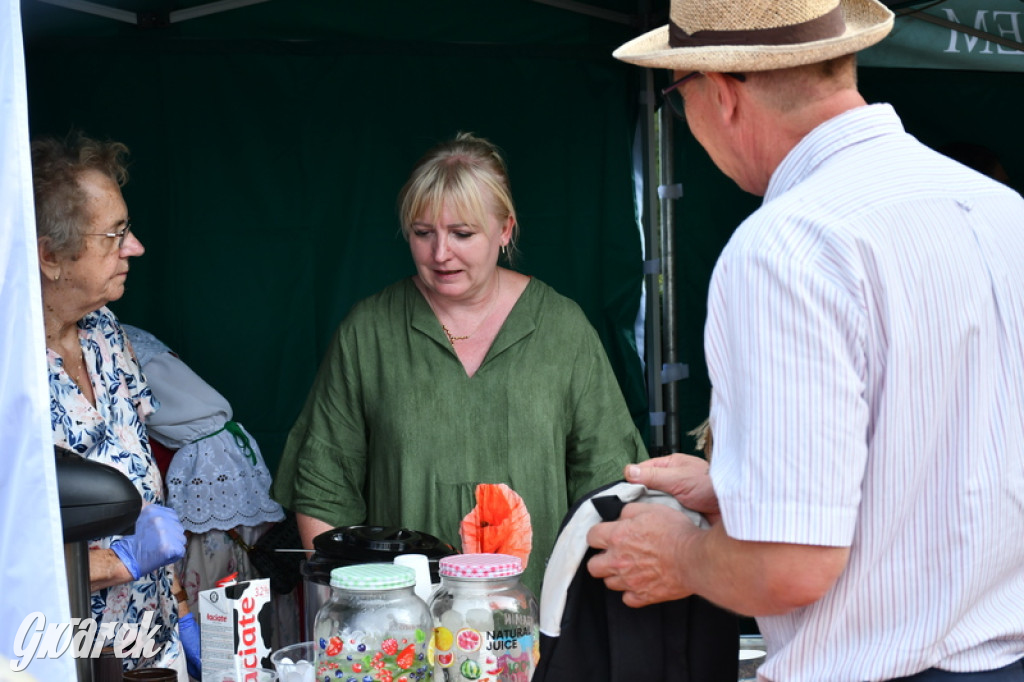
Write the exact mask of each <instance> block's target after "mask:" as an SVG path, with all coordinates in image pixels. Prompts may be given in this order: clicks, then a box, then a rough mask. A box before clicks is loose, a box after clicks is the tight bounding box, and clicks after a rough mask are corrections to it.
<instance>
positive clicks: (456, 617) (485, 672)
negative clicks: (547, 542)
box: [430, 554, 540, 682]
mask: <svg viewBox="0 0 1024 682" xmlns="http://www.w3.org/2000/svg"><path fill="white" fill-rule="evenodd" d="M522 572H523V563H522V561H521V560H520V559H519V557H515V556H510V555H507V554H458V555H455V556H449V557H443V558H442V559H441V560H440V562H439V570H438V573H439V575H440V577H441V585H440V587H438V588H437V590H436V591H435V592H434V594H433V596H432V597H431V599H430V613H431V615H432V616H433V618H434V636H433V638H432V639H431V653H432V654H433V656H432V658H433V663H434V678H435V679H438V680H449V681H451V682H457V681H459V680H469V681H475V680H479V679H481V678H490V680H491V681H492V682H499V681H500V682H527V680H529V679H530V678H531V677H533V670H534V667H535V666H536V665H537V660H538V658H539V652H540V632H539V629H538V623H539V619H538V609H537V599H536V598H535V597H534V596H533V593H532V592H531V591H530V590H529V588H527V587H526V586H525V585H523V584H522V583H521V582H519V576H520V575H521V574H522Z"/></svg>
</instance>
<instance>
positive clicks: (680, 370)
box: [658, 107, 689, 452]
mask: <svg viewBox="0 0 1024 682" xmlns="http://www.w3.org/2000/svg"><path fill="white" fill-rule="evenodd" d="M658 116H659V118H658V150H659V160H660V164H659V167H660V171H661V172H660V184H659V186H658V198H659V199H661V212H660V216H661V245H662V247H661V282H662V285H661V288H662V327H663V329H662V339H663V343H662V365H661V375H660V378H661V385H662V390H663V395H664V410H665V446H666V448H667V450H668V452H680V451H681V449H682V445H683V443H682V435H681V434H680V428H679V381H680V380H682V379H685V378H686V377H687V376H688V375H689V371H688V367H687V366H686V365H684V364H681V363H680V362H679V350H678V343H677V338H678V334H679V331H678V323H677V316H676V311H677V310H678V305H677V302H676V269H675V251H676V243H675V230H674V226H675V201H676V200H677V199H679V198H680V197H682V195H683V189H682V185H681V184H672V179H673V177H674V176H675V163H674V159H675V156H674V154H673V143H674V140H675V135H674V131H675V127H674V123H675V121H674V119H673V117H672V113H671V112H670V111H669V110H668V107H661V109H660V111H659V114H658Z"/></svg>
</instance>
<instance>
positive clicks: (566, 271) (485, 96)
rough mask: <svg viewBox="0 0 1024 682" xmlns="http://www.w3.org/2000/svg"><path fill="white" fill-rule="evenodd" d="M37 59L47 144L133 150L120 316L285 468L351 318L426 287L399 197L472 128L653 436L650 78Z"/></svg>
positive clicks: (196, 45) (540, 268)
mask: <svg viewBox="0 0 1024 682" xmlns="http://www.w3.org/2000/svg"><path fill="white" fill-rule="evenodd" d="M342 4H348V3H342ZM550 11H551V12H555V11H556V10H550ZM563 14H564V13H563ZM26 61H27V71H28V90H29V113H30V119H31V124H32V131H31V132H32V134H34V135H36V134H43V133H48V134H58V135H61V134H64V133H65V132H67V131H68V130H69V128H70V127H72V126H77V127H80V128H81V129H83V130H85V131H86V132H87V133H89V134H91V135H93V136H100V137H108V136H109V137H112V138H115V139H119V140H122V141H124V142H125V143H127V144H128V145H129V147H130V148H131V150H132V157H133V164H132V166H131V169H130V170H131V179H130V181H129V183H128V185H127V186H126V188H125V191H124V193H125V198H126V201H127V203H128V206H129V211H130V214H131V216H132V221H133V228H134V229H135V231H136V232H137V234H138V235H139V237H140V239H141V240H142V242H143V243H144V245H145V246H146V248H147V252H146V254H145V255H144V256H143V257H142V258H139V259H136V260H134V261H133V263H132V272H131V274H130V276H129V280H128V290H127V293H126V295H125V297H124V298H123V299H122V300H121V301H119V302H117V303H116V304H114V305H113V306H112V307H113V308H114V310H115V312H116V313H117V314H118V315H119V316H120V318H121V319H122V320H123V321H125V322H128V323H131V324H136V325H138V326H141V327H143V328H145V329H148V330H149V331H152V332H153V333H154V334H156V335H157V336H158V337H160V338H161V339H162V340H164V341H165V342H166V343H167V344H168V345H170V346H171V347H172V348H173V349H174V350H176V351H177V352H178V353H179V354H180V356H181V357H182V358H183V359H184V360H185V361H186V362H187V363H188V364H189V365H190V366H192V368H193V369H195V370H196V371H197V372H198V373H199V374H200V375H201V376H202V377H204V378H205V379H206V380H207V381H208V382H209V383H210V384H211V385H213V386H214V387H215V388H217V389H218V390H219V391H220V392H221V393H223V394H224V395H225V396H226V397H227V398H228V400H229V401H230V402H231V403H232V405H233V407H234V410H235V418H236V419H237V420H238V421H240V422H241V423H242V424H243V425H245V426H246V428H248V429H249V430H250V431H252V432H253V434H254V435H255V436H256V438H257V440H258V442H259V443H260V445H261V448H262V449H263V452H264V456H265V457H266V459H267V461H268V463H269V464H270V466H271V468H272V469H274V468H275V467H276V463H277V461H278V457H279V452H280V448H281V445H282V444H283V440H284V437H285V435H286V433H287V430H288V428H289V427H290V426H291V424H292V422H293V420H294V418H295V416H296V414H297V412H298V411H299V409H300V407H301V405H302V402H303V400H304V399H305V396H306V392H307V390H308V388H309V386H310V384H311V382H312V378H313V375H314V373H315V371H316V369H317V366H318V364H319V361H320V357H321V354H322V351H323V349H324V346H325V344H326V343H327V341H328V340H329V337H330V335H331V333H332V332H333V330H334V328H335V326H336V325H337V323H338V322H339V321H340V319H341V318H342V317H343V316H344V315H345V313H346V311H347V310H348V309H349V307H350V306H351V305H352V304H353V303H354V302H355V301H356V300H358V299H359V298H362V297H363V296H366V295H367V294H370V293H372V292H374V291H376V290H378V289H380V288H381V287H383V286H385V285H386V284H389V283H390V282H392V281H394V280H396V279H398V278H400V277H404V276H407V275H409V274H411V273H412V271H413V268H412V262H411V259H410V257H409V254H408V248H407V245H406V243H405V242H404V240H403V239H402V238H401V237H400V235H399V233H398V223H397V218H396V210H395V199H396V195H397V192H398V190H399V188H400V186H401V184H402V182H403V181H404V179H405V177H406V174H407V173H408V171H409V169H410V168H411V166H412V164H413V163H414V161H415V160H416V159H417V158H418V157H419V155H420V154H422V153H423V152H424V151H425V150H426V149H427V148H428V147H429V146H431V145H432V144H434V143H435V142H437V141H439V140H441V139H444V138H446V137H449V136H451V135H453V134H454V133H455V132H457V131H460V130H466V131H473V132H475V133H477V134H480V135H483V136H485V137H488V138H489V139H491V140H493V141H494V142H496V143H497V144H498V145H500V146H501V147H502V148H503V149H504V150H505V152H506V155H507V159H508V162H509V167H510V174H511V178H512V189H513V194H514V196H515V198H516V200H517V203H518V208H519V215H520V224H521V229H522V233H521V241H520V247H521V250H522V257H521V260H520V262H519V269H520V270H521V271H523V272H525V273H528V274H532V275H535V276H537V277H539V278H540V279H542V280H544V281H545V282H547V283H549V284H550V285H552V286H553V287H555V288H556V289H557V290H559V291H560V292H562V293H564V294H566V295H567V296H570V297H571V298H573V299H575V300H576V301H578V302H579V303H580V305H581V306H582V307H583V309H584V310H585V311H586V313H587V315H588V316H589V318H590V319H591V321H592V322H593V324H594V326H595V327H596V328H597V330H598V332H599V334H600V335H601V337H602V339H603V341H604V342H605V344H606V346H607V348H608V351H609V355H610V356H611V359H612V363H613V366H614V367H615V369H616V372H617V375H618V377H619V379H620V382H621V384H622V387H623V390H624V393H625V394H626V396H627V399H628V402H629V405H630V408H631V410H632V412H633V414H634V416H635V418H636V420H637V422H638V423H639V424H641V425H644V424H645V423H646V409H647V408H646V392H645V389H644V387H643V373H642V367H641V363H640V360H639V358H638V357H637V354H636V350H635V341H634V337H633V324H634V318H635V315H636V312H637V309H638V306H639V300H640V285H641V277H642V274H641V270H642V260H643V255H642V238H641V235H640V233H639V230H638V228H637V225H636V220H635V217H634V209H633V201H632V185H631V183H632V175H631V173H632V171H631V166H630V164H631V156H630V144H631V135H632V131H633V130H634V124H633V111H632V107H633V98H632V97H631V96H630V95H629V93H630V91H631V90H630V87H631V79H632V78H635V77H636V75H637V74H636V73H635V72H634V71H633V70H631V69H629V68H627V67H625V66H624V65H621V64H618V63H616V62H615V61H614V60H612V59H610V58H609V57H608V56H607V52H606V51H605V50H604V49H603V48H602V49H599V50H597V49H595V48H593V47H592V46H591V47H571V48H564V49H562V48H543V47H536V48H534V47H530V46H521V47H519V48H516V49H512V48H510V47H508V46H502V45H493V46H484V45H430V44H424V43H403V42H392V43H380V42H374V43H370V42H363V43H360V42H358V41H352V40H346V41H310V42H291V43H289V42H272V41H253V40H223V39H219V40H205V39H188V40H185V39H181V38H179V37H175V36H173V35H162V34H147V35H145V36H140V35H136V34H134V33H133V34H130V35H125V36H120V37H98V38H85V39H63V40H40V41H32V42H30V43H29V45H28V49H27V56H26Z"/></svg>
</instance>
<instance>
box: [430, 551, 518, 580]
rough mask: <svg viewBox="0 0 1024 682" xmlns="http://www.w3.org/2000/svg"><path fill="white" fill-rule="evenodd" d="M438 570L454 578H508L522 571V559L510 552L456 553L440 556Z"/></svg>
mask: <svg viewBox="0 0 1024 682" xmlns="http://www.w3.org/2000/svg"><path fill="white" fill-rule="evenodd" d="M438 572H439V573H440V574H441V575H443V576H449V577H454V578H508V577H510V576H514V575H519V574H520V573H522V572H523V561H522V559H520V558H519V557H517V556H512V555H511V554H456V555H454V556H446V557H441V560H440V561H439V562H438Z"/></svg>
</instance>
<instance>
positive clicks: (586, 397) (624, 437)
mask: <svg viewBox="0 0 1024 682" xmlns="http://www.w3.org/2000/svg"><path fill="white" fill-rule="evenodd" d="M579 315H580V317H581V318H582V323H581V324H580V329H579V331H578V332H577V337H578V339H579V347H578V348H579V351H578V353H577V355H576V358H575V363H574V367H573V375H572V384H571V391H572V394H573V398H574V401H575V403H574V405H573V411H572V415H571V418H572V424H571V428H570V431H569V434H568V438H567V442H566V468H567V472H566V479H567V481H568V487H569V490H568V492H569V498H570V499H569V500H568V502H569V504H572V503H573V502H575V501H576V500H578V499H580V498H581V497H583V496H584V495H585V494H587V493H589V492H591V491H592V490H594V489H596V488H598V487H600V486H603V485H606V484H608V483H611V482H613V481H616V480H619V479H621V478H622V475H623V468H624V467H625V466H626V465H627V464H629V463H631V462H638V461H641V460H644V459H647V448H646V446H645V445H644V442H643V438H641V436H640V432H639V431H637V428H636V424H634V423H633V419H632V417H631V416H630V413H629V408H628V407H627V405H626V400H625V398H624V397H623V395H622V389H621V388H620V386H619V383H618V380H617V379H616V377H615V373H614V372H613V371H612V367H611V363H610V362H609V361H608V356H607V355H606V353H605V350H604V346H602V345H601V340H600V339H599V338H598V336H597V332H595V331H594V329H593V327H591V326H590V323H589V322H587V320H586V318H585V317H584V316H583V313H582V311H580V312H579Z"/></svg>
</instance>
